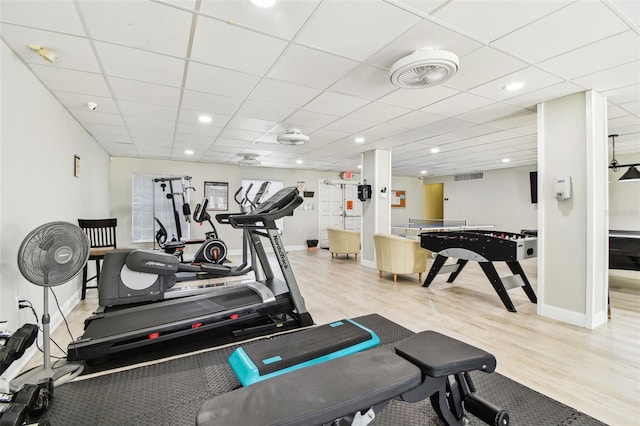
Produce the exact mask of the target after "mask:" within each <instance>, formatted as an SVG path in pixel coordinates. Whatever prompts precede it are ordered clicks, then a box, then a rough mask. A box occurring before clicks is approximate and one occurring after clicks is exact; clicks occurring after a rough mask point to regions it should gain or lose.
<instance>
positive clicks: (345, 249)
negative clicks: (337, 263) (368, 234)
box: [327, 228, 360, 259]
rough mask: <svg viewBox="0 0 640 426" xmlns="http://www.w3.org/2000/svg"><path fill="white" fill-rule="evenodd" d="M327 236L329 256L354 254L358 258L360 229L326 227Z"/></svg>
mask: <svg viewBox="0 0 640 426" xmlns="http://www.w3.org/2000/svg"><path fill="white" fill-rule="evenodd" d="M327 236H328V237H329V251H330V252H331V257H333V255H334V254H335V255H336V256H337V255H339V254H346V255H347V257H349V254H350V253H353V254H355V257H356V259H358V253H360V231H349V230H346V229H338V228H327Z"/></svg>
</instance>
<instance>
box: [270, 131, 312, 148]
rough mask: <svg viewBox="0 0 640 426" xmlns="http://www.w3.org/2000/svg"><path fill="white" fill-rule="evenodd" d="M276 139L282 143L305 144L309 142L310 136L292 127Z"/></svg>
mask: <svg viewBox="0 0 640 426" xmlns="http://www.w3.org/2000/svg"><path fill="white" fill-rule="evenodd" d="M276 140H277V141H278V143H279V144H282V145H304V144H305V143H308V142H309V136H307V135H305V134H303V133H302V132H301V131H300V130H298V129H290V130H286V131H285V132H284V133H283V134H281V135H279V136H278V137H277V139H276Z"/></svg>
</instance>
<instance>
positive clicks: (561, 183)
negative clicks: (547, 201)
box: [553, 176, 571, 200]
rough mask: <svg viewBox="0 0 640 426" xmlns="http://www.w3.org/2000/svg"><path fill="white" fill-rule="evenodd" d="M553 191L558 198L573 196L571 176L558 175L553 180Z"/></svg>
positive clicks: (564, 198) (563, 198) (566, 198)
mask: <svg viewBox="0 0 640 426" xmlns="http://www.w3.org/2000/svg"><path fill="white" fill-rule="evenodd" d="M553 192H554V194H555V197H556V200H568V199H569V198H571V176H558V177H557V178H555V180H554V182H553Z"/></svg>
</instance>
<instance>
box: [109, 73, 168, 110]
mask: <svg viewBox="0 0 640 426" xmlns="http://www.w3.org/2000/svg"><path fill="white" fill-rule="evenodd" d="M109 84H110V85H111V90H113V94H114V96H115V97H116V98H117V99H121V100H128V101H137V102H144V103H147V104H157V105H165V106H175V105H178V102H179V101H180V89H179V88H177V87H170V86H161V85H159V84H152V83H145V82H142V81H135V80H127V79H124V78H118V77H109Z"/></svg>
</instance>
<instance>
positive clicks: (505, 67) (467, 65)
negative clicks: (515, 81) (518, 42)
mask: <svg viewBox="0 0 640 426" xmlns="http://www.w3.org/2000/svg"><path fill="white" fill-rule="evenodd" d="M526 66H527V64H526V63H524V62H522V61H519V60H517V59H514V58H513V57H511V56H509V55H506V54H504V53H502V52H498V51H497V50H495V49H492V48H491V47H483V48H480V49H478V50H475V51H473V52H471V53H470V54H468V55H466V56H464V57H462V58H460V69H459V71H458V73H457V74H456V75H454V76H453V77H451V79H449V80H447V83H446V85H447V86H448V87H453V88H455V89H458V90H467V89H471V88H473V87H476V86H479V85H481V84H483V83H485V82H487V81H490V80H493V79H496V78H499V77H502V76H503V75H507V74H509V73H512V72H515V71H517V70H520V69H522V68H525V67H526Z"/></svg>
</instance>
